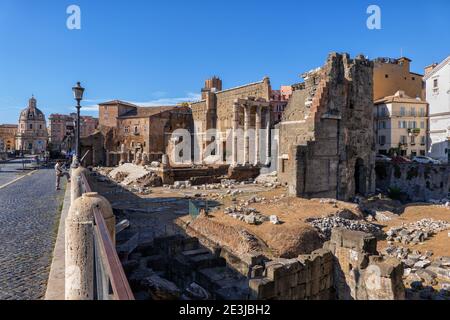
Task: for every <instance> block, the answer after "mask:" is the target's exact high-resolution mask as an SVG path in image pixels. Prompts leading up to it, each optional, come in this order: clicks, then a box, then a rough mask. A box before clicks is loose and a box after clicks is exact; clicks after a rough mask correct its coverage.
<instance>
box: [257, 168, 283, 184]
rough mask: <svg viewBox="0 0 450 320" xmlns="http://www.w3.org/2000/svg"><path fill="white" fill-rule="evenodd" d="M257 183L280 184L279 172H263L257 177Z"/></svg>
mask: <svg viewBox="0 0 450 320" xmlns="http://www.w3.org/2000/svg"><path fill="white" fill-rule="evenodd" d="M255 181H256V183H258V184H262V185H272V186H275V185H278V184H279V182H278V172H276V171H274V172H271V173H267V174H261V175H259V176H258V177H257V178H256V180H255Z"/></svg>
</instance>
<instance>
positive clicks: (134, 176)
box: [108, 163, 149, 186]
mask: <svg viewBox="0 0 450 320" xmlns="http://www.w3.org/2000/svg"><path fill="white" fill-rule="evenodd" d="M148 174H149V171H148V170H146V169H145V168H144V167H142V166H137V165H134V164H132V163H125V164H123V165H121V166H118V167H117V168H114V169H113V170H111V172H109V174H108V177H109V178H111V179H113V180H114V181H116V182H117V183H120V184H121V185H123V186H129V185H132V184H136V182H137V181H138V180H139V179H142V178H144V177H145V176H147V175H148Z"/></svg>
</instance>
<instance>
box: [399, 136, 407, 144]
mask: <svg viewBox="0 0 450 320" xmlns="http://www.w3.org/2000/svg"><path fill="white" fill-rule="evenodd" d="M406 141H407V140H406V136H400V143H401V144H406Z"/></svg>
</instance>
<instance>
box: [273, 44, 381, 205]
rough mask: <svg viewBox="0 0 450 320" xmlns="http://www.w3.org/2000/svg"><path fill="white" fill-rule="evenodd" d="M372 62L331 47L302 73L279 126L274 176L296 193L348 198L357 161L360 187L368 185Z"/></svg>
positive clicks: (371, 154) (365, 190) (370, 185)
mask: <svg viewBox="0 0 450 320" xmlns="http://www.w3.org/2000/svg"><path fill="white" fill-rule="evenodd" d="M372 74H373V64H372V62H370V61H368V60H366V59H365V58H364V57H361V56H359V57H357V58H356V59H353V60H352V59H350V58H349V56H348V55H346V54H344V55H340V54H336V53H333V54H331V55H330V56H329V58H328V60H327V62H326V64H325V66H324V67H322V68H320V69H316V70H314V71H312V72H309V73H307V74H305V76H304V77H305V84H304V86H303V87H302V88H301V89H300V90H297V91H294V94H293V97H292V99H291V101H290V102H289V104H288V107H287V109H286V111H285V115H284V118H283V121H282V123H281V125H280V126H279V129H280V152H279V158H280V159H279V165H278V167H279V177H280V180H281V182H283V183H286V184H288V185H289V187H290V188H289V189H290V193H291V194H293V195H296V196H302V197H330V198H337V199H340V200H349V199H351V198H352V197H353V196H354V195H355V191H356V188H355V186H356V182H355V170H356V169H355V168H356V164H357V160H358V159H359V163H362V167H363V169H362V170H361V172H362V174H361V175H360V183H359V184H360V185H361V188H360V190H362V192H361V193H369V192H371V191H374V187H375V177H374V159H375V158H374V156H375V144H374V137H373V125H372V121H373V102H372V96H373V90H372Z"/></svg>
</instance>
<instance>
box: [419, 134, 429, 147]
mask: <svg viewBox="0 0 450 320" xmlns="http://www.w3.org/2000/svg"><path fill="white" fill-rule="evenodd" d="M426 139H427V138H426V137H425V136H422V137H420V144H421V145H423V146H424V145H426Z"/></svg>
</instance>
